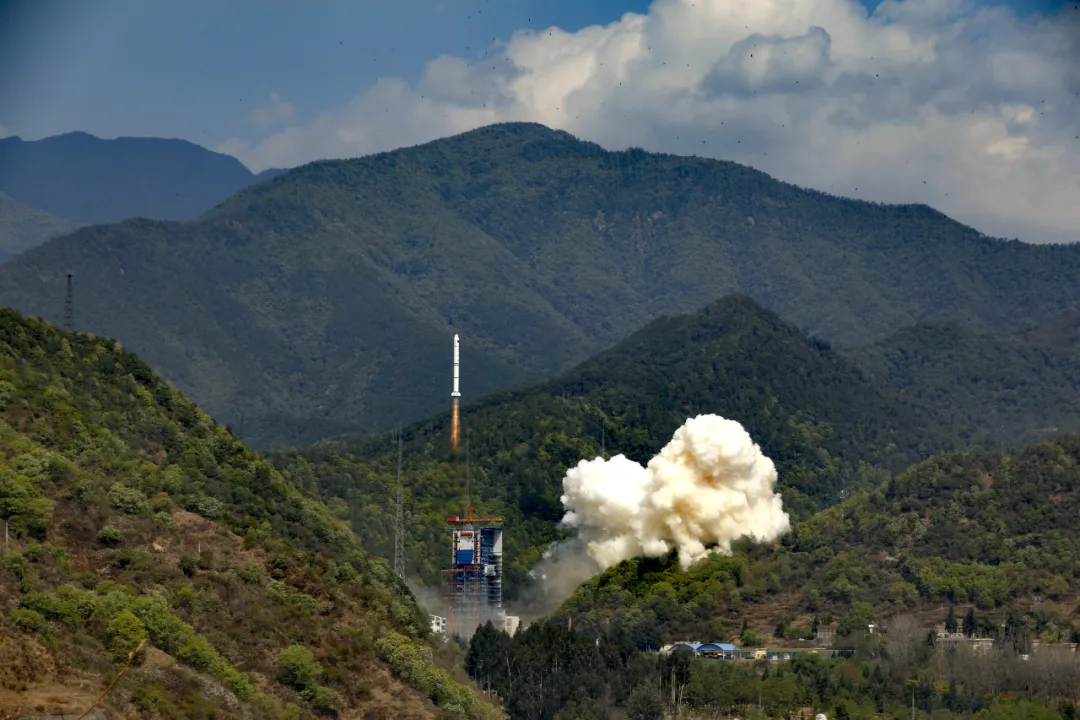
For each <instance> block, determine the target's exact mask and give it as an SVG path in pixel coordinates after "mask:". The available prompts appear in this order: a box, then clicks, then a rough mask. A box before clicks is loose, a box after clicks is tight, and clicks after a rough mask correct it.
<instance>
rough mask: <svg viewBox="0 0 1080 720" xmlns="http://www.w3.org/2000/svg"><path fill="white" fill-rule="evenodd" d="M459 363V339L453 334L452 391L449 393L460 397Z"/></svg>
mask: <svg viewBox="0 0 1080 720" xmlns="http://www.w3.org/2000/svg"><path fill="white" fill-rule="evenodd" d="M460 365H461V340H459V339H458V336H457V335H454V392H452V393H450V397H461V390H460V388H459V387H458V380H459V377H460V376H459V367H460Z"/></svg>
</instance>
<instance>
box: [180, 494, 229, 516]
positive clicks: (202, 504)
mask: <svg viewBox="0 0 1080 720" xmlns="http://www.w3.org/2000/svg"><path fill="white" fill-rule="evenodd" d="M187 509H188V510H190V511H191V512H193V513H196V514H198V515H202V516H203V517H204V518H206V519H208V520H218V519H220V518H221V517H222V516H223V515H224V514H225V505H224V503H222V502H221V501H220V500H218V499H217V498H212V497H210V496H209V495H201V494H200V495H192V496H191V497H190V498H188V501H187Z"/></svg>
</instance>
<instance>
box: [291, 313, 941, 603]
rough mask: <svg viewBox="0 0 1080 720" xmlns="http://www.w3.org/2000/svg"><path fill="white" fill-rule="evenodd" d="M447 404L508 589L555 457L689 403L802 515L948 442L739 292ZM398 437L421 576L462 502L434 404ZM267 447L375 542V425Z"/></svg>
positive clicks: (383, 442) (544, 536)
mask: <svg viewBox="0 0 1080 720" xmlns="http://www.w3.org/2000/svg"><path fill="white" fill-rule="evenodd" d="M462 412H463V415H462V425H463V428H464V432H465V436H466V437H467V439H468V444H469V455H470V458H471V463H470V465H471V473H470V475H471V483H472V500H473V502H475V503H476V504H477V506H478V507H479V508H482V510H483V511H484V512H486V513H495V514H499V515H502V516H503V517H504V518H506V527H507V543H508V550H507V552H508V555H507V557H508V575H509V577H508V580H509V586H510V589H511V590H514V589H516V586H517V585H518V583H519V582H520V581H521V580H522V577H523V573H524V572H525V570H526V569H527V568H528V567H529V566H530V565H531V564H532V563H534V562H535V561H536V560H537V559H538V557H539V553H540V551H541V550H542V549H543V547H544V545H546V543H548V542H550V541H551V540H552V539H553V538H554V537H555V524H556V523H557V522H558V521H559V520H560V519H561V518H562V515H563V512H564V510H563V508H562V505H561V503H560V501H559V496H560V495H561V494H562V478H563V475H564V474H565V472H566V470H567V469H568V468H569V467H571V466H573V465H576V464H577V462H578V461H579V460H582V459H592V458H594V457H596V456H597V455H599V454H601V452H602V451H606V453H607V455H608V456H613V455H616V454H619V453H622V454H625V455H626V456H627V457H629V458H631V459H633V460H636V461H638V462H641V463H646V462H647V461H648V460H649V459H650V458H651V457H652V456H653V455H654V454H656V453H657V452H658V451H659V450H660V449H661V448H662V447H663V446H664V445H666V444H667V442H668V441H669V440H670V439H671V435H672V433H673V432H674V431H675V430H676V429H677V428H678V427H679V426H680V425H682V424H683V422H685V421H686V419H687V418H689V417H693V416H696V415H698V414H702V413H717V414H720V415H722V416H724V417H728V418H732V419H734V420H737V421H739V422H740V423H742V424H743V425H744V427H746V429H747V430H748V432H750V434H751V436H752V437H753V439H754V441H755V442H757V443H759V444H760V445H761V448H762V450H763V451H764V452H765V454H766V455H768V456H769V457H770V458H772V459H773V460H774V461H775V462H776V464H777V468H778V471H779V474H780V484H781V487H782V488H783V490H784V496H785V504H786V505H787V507H788V508H789V509H790V510H791V511H792V512H795V513H800V514H802V515H804V516H805V515H807V514H808V513H809V512H810V511H811V510H813V509H815V508H819V507H822V506H823V505H826V504H830V503H833V502H837V501H839V500H840V499H842V498H843V497H844V496H845V494H846V493H849V492H851V491H852V489H853V488H858V487H873V486H875V485H876V484H877V483H878V482H880V481H881V480H882V478H883V477H886V476H887V473H884V472H882V470H880V468H883V467H885V468H890V469H892V470H900V469H902V468H904V467H906V466H907V465H908V464H910V463H911V462H914V461H916V460H919V459H922V458H924V457H927V456H928V455H929V454H930V453H931V452H933V451H934V450H939V449H942V448H945V447H949V446H950V443H951V441H952V440H953V437H952V435H951V434H950V432H951V431H950V429H949V428H948V427H947V426H946V425H945V424H943V423H940V422H938V421H937V419H936V417H935V416H934V415H932V414H931V413H929V412H921V411H919V410H917V409H915V408H913V407H911V406H909V405H907V404H905V403H904V402H902V401H898V400H896V399H895V398H893V397H892V396H890V395H889V394H886V393H883V392H881V391H879V390H877V389H876V388H874V387H873V386H872V385H870V384H869V383H866V382H864V381H863V380H862V379H861V377H860V374H859V371H858V370H857V369H856V368H855V367H854V366H853V365H851V364H850V363H848V362H847V361H846V360H845V359H844V358H842V357H841V356H839V355H837V354H836V353H835V352H833V351H831V350H829V349H827V347H826V346H825V345H824V344H822V343H821V342H819V341H816V340H812V339H808V338H807V337H806V336H804V335H803V334H802V333H800V332H799V330H798V329H797V328H794V327H792V326H790V325H788V324H786V323H784V322H783V321H782V320H780V318H779V317H777V316H776V314H775V313H772V312H769V311H767V310H764V309H763V308H761V306H759V305H758V304H756V303H755V302H754V301H753V300H750V299H749V298H746V297H741V296H732V297H727V298H724V299H723V300H720V301H718V302H715V303H712V304H710V305H709V306H708V307H706V308H704V309H703V310H700V311H699V312H696V313H693V314H689V315H683V316H679V317H665V318H661V319H658V320H656V321H654V322H652V323H650V324H649V325H648V326H647V327H645V328H643V329H642V330H640V331H639V332H637V333H634V334H633V335H632V336H630V337H629V338H628V339H626V340H625V341H623V342H621V343H619V344H618V345H617V346H616V347H614V348H612V349H611V350H609V351H607V352H604V353H602V354H600V355H598V356H597V357H594V358H592V359H590V360H588V361H586V362H585V363H583V364H581V365H580V366H579V367H577V368H574V369H573V370H571V371H569V372H567V373H564V374H562V375H560V376H558V377H555V378H552V379H550V380H547V381H545V382H543V383H540V384H538V385H534V386H531V387H526V388H523V389H521V390H516V391H511V392H503V393H497V394H494V395H491V396H488V397H485V398H483V399H481V400H478V401H476V402H473V403H468V404H466V405H465V407H464V408H463V411H462ZM404 440H405V446H404V451H405V457H406V459H407V465H406V472H405V484H406V485H407V487H408V500H407V503H406V504H407V507H408V511H409V518H410V527H409V531H408V535H409V537H410V544H409V547H408V548H407V555H408V562H409V568H410V570H409V571H410V574H411V575H413V576H420V577H421V578H422V579H423V580H425V581H426V582H428V583H430V584H435V583H437V582H438V580H439V579H440V578H441V570H442V564H441V558H442V557H443V554H442V553H441V552H440V549H441V548H442V547H443V546H444V545H445V518H446V515H448V514H453V513H455V512H457V511H459V510H460V508H461V507H462V506H463V505H464V503H465V478H464V468H463V466H462V463H461V460H462V458H461V457H459V458H458V461H457V463H456V464H454V461H453V460H452V457H451V454H450V448H449V414H448V413H442V414H440V415H438V416H436V417H435V418H432V419H430V420H427V421H425V422H422V423H418V424H416V425H412V426H409V427H407V428H405V430H404ZM273 459H274V462H275V464H277V465H278V466H279V467H281V468H283V469H284V470H285V473H286V476H288V477H290V478H291V479H292V480H293V481H294V482H295V483H297V484H298V485H300V486H303V487H308V488H311V489H313V490H318V491H319V492H321V493H322V494H323V495H324V497H327V498H330V497H338V498H342V499H344V500H346V501H347V503H348V505H349V513H350V518H351V520H352V526H353V528H354V529H355V530H356V532H357V533H358V534H359V535H360V536H361V537H362V538H363V540H364V543H365V547H368V548H370V549H371V550H372V551H374V552H377V553H381V554H384V555H389V554H390V553H391V548H392V540H393V527H394V523H393V520H392V518H393V514H392V513H393V509H392V507H391V505H390V502H389V500H388V498H391V497H393V492H392V488H393V487H394V482H395V471H396V462H397V450H396V445H395V444H394V442H393V441H392V439H391V438H389V437H388V436H386V435H375V436H350V437H344V438H338V439H335V440H331V441H324V442H321V443H318V444H317V445H315V446H313V447H309V448H304V449H301V450H299V451H289V452H285V453H281V454H275V455H274V457H273ZM861 462H866V463H870V464H872V465H875V466H876V468H877V469H871V468H867V467H863V468H860V463H861Z"/></svg>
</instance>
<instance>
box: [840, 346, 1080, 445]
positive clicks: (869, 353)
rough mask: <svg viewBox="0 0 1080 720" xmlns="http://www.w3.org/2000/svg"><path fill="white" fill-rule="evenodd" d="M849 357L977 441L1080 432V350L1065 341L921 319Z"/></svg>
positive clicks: (1017, 442) (1003, 441)
mask: <svg viewBox="0 0 1080 720" xmlns="http://www.w3.org/2000/svg"><path fill="white" fill-rule="evenodd" d="M1025 337H1032V335H1031V334H1030V333H1029V334H1028V335H1025ZM848 357H849V358H850V359H851V360H852V361H854V362H855V363H856V364H857V365H859V366H860V367H861V368H862V369H863V370H864V371H865V372H866V373H867V375H868V376H869V378H871V379H873V380H874V381H877V382H880V383H882V384H883V385H884V387H885V388H887V389H891V390H892V391H895V392H896V393H899V394H900V395H901V396H902V397H904V398H906V399H908V400H910V401H912V402H914V403H916V404H919V405H921V406H923V407H926V408H932V409H933V411H935V412H937V413H939V414H940V415H942V416H943V417H946V418H948V420H949V422H950V423H951V424H952V425H953V426H956V427H962V428H964V429H965V430H967V431H968V433H969V435H968V439H969V440H970V441H971V442H974V443H976V444H980V445H983V446H986V445H997V444H999V443H1000V444H1006V445H1008V446H1010V447H1014V446H1017V445H1022V444H1026V443H1032V442H1038V441H1045V440H1051V439H1053V438H1054V437H1056V436H1058V435H1061V434H1063V433H1069V432H1080V417H1078V416H1077V414H1076V408H1077V407H1080V348H1077V347H1073V346H1070V345H1068V344H1066V345H1064V346H1062V345H1040V344H1035V343H1034V342H1032V341H1030V340H1025V339H1022V338H1003V337H997V336H993V335H983V334H978V333H974V332H971V331H970V330H965V329H963V328H959V327H955V326H952V327H946V326H934V325H920V326H917V327H912V328H906V329H904V330H901V331H900V332H898V333H895V334H894V335H891V336H889V337H888V338H885V339H883V340H881V341H879V342H877V343H874V344H872V345H869V346H866V347H863V348H859V349H857V350H855V351H853V352H851V353H849V355H848Z"/></svg>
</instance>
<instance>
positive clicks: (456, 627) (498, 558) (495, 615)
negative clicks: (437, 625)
mask: <svg viewBox="0 0 1080 720" xmlns="http://www.w3.org/2000/svg"><path fill="white" fill-rule="evenodd" d="M446 522H447V523H448V524H449V525H450V527H451V532H450V537H451V551H452V557H451V563H450V567H449V569H447V570H445V571H444V572H445V573H446V576H447V582H446V605H447V608H448V615H447V623H446V624H447V632H448V633H449V634H450V635H455V634H456V635H460V636H462V637H469V636H470V635H472V634H473V632H475V631H476V628H478V627H480V626H481V625H483V624H484V623H486V622H488V621H489V620H490V621H491V622H493V623H495V625H496V626H497V627H500V628H501V627H502V626H503V625H504V624H505V622H506V620H505V613H504V611H503V608H502V580H503V531H502V518H499V517H477V516H474V515H473V509H472V508H471V507H470V508H468V509H467V510H466V512H465V517H463V518H462V517H458V516H456V515H452V516H450V517H448V518H446Z"/></svg>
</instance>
